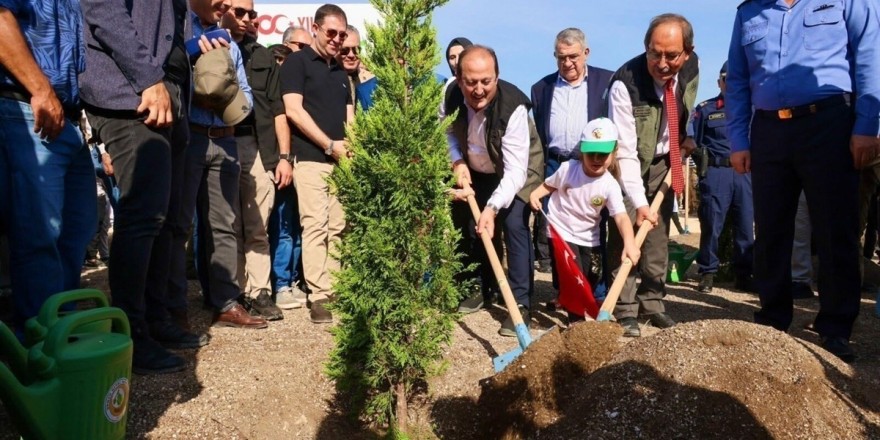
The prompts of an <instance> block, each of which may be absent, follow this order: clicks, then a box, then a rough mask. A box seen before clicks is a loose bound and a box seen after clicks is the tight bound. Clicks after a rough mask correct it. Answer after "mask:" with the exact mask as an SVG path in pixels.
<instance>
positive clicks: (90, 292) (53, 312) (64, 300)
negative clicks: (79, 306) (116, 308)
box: [37, 289, 110, 328]
mask: <svg viewBox="0 0 880 440" xmlns="http://www.w3.org/2000/svg"><path fill="white" fill-rule="evenodd" d="M88 299H93V300H95V302H96V303H97V307H109V306H110V303H109V302H108V301H107V296H106V295H104V292H101V291H100V290H97V289H76V290H69V291H67V292H61V293H57V294H55V295H52V296H50V297H49V299H47V300H46V302H45V303H43V307H40V314H39V318H37V320H38V321H39V322H40V323H41V324H42V325H43V326H45V327H46V328H50V327H52V326H53V325H55V323H56V322H58V319H59V317H58V313H59V312H60V311H61V307H63V306H64V305H65V304H69V303H72V302H74V301H84V300H88Z"/></svg>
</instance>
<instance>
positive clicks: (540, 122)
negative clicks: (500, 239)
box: [532, 28, 613, 275]
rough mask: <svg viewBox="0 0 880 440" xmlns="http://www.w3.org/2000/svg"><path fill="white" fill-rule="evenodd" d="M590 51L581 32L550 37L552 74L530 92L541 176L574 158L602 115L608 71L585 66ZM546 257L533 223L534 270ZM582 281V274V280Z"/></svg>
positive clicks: (543, 233) (540, 223) (538, 224)
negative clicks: (590, 124)
mask: <svg viewBox="0 0 880 440" xmlns="http://www.w3.org/2000/svg"><path fill="white" fill-rule="evenodd" d="M589 56H590V47H589V44H588V42H587V37H586V35H584V32H583V31H582V30H580V29H577V28H568V29H563V30H562V31H560V32H559V33H558V34H557V35H556V41H555V43H554V46H553V57H554V58H555V59H556V67H557V71H556V72H553V73H551V74H549V75H547V76H545V77H544V78H541V79H540V80H539V81H538V82H536V83H535V84H534V85H533V86H532V103H533V104H534V105H535V107H534V108H533V109H532V112H533V113H534V115H535V126H536V127H537V129H538V135H539V136H540V137H541V144H542V145H543V146H544V162H545V168H544V175H545V176H546V177H550V176H552V175H553V174H554V173H555V172H556V170H557V169H559V165H560V164H561V163H563V162H566V161H568V160H569V159H571V158H577V157H578V156H579V150H578V148H577V145H578V142H579V141H580V136H581V133H582V132H583V131H584V127H586V126H587V122H588V121H592V120H593V119H596V118H598V117H600V116H602V115H603V114H604V110H605V100H604V98H603V97H604V94H605V91H606V90H607V88H608V84H609V82H611V75H612V74H613V72H611V71H610V70H605V69H601V68H598V67H593V66H588V65H587V59H588V58H589ZM551 258H552V252H551V251H550V249H549V246H548V243H547V226H546V223H545V220H544V217H543V216H540V215H539V216H537V217H535V262H536V266H537V267H536V269H538V270H540V271H542V272H548V271H550V269H551V267H550V261H549V260H550V259H551ZM584 275H588V274H584Z"/></svg>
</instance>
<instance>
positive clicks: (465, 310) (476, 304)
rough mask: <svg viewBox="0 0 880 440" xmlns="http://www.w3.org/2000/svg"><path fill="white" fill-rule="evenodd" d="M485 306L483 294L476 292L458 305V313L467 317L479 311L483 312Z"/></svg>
mask: <svg viewBox="0 0 880 440" xmlns="http://www.w3.org/2000/svg"><path fill="white" fill-rule="evenodd" d="M485 305H486V304H485V301H484V300H483V294H482V293H480V292H477V293H476V294H474V295H473V296H471V297H470V298H468V299H466V300H464V301H462V302H461V303H460V304H459V305H458V313H462V314H465V315H468V314H471V313H475V312H479V311H480V310H483V307H484V306H485ZM490 305H491V303H490Z"/></svg>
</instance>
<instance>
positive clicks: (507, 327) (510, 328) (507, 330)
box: [498, 304, 532, 337]
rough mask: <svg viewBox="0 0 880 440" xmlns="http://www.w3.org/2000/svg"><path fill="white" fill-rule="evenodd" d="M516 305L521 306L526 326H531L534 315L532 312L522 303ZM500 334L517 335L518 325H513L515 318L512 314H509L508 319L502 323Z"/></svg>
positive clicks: (521, 313)
mask: <svg viewBox="0 0 880 440" xmlns="http://www.w3.org/2000/svg"><path fill="white" fill-rule="evenodd" d="M516 306H517V307H518V308H519V314H520V315H522V319H523V323H524V324H525V325H526V328H529V324H531V322H532V319H531V318H532V316H531V313H529V309H527V308H526V306H524V305H522V304H517V305H516ZM498 334H499V335H501V336H508V337H515V336H516V326H514V325H513V318H511V317H510V315H507V319H505V320H504V323H503V324H501V329H499V330H498Z"/></svg>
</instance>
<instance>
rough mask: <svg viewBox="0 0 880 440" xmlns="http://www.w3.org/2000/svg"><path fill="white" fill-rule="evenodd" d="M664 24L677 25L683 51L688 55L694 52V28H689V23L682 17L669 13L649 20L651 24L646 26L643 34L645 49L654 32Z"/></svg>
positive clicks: (649, 43)
mask: <svg viewBox="0 0 880 440" xmlns="http://www.w3.org/2000/svg"><path fill="white" fill-rule="evenodd" d="M666 23H678V25H679V26H681V39H682V40H683V43H684V51H685V52H686V53H690V52H691V51H692V50H694V27H693V26H691V22H689V21H688V20H687V18H684V16H683V15H678V14H671V13H670V14H661V15H658V16H656V17H654V18H652V19H651V24H650V25H648V32H645V49H648V46H650V45H651V36H652V35H653V34H654V30H656V29H657V28H658V27H659V26H660V25H661V24H666Z"/></svg>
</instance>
